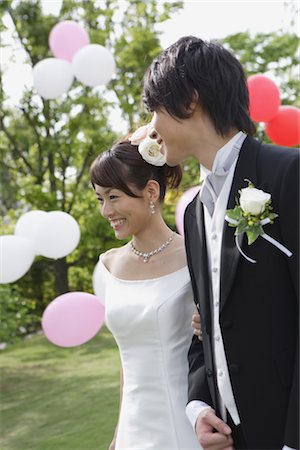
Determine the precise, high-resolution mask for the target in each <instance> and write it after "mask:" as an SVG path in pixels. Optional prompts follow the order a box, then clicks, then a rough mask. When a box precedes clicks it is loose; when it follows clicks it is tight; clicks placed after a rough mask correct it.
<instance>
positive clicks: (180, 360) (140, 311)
mask: <svg viewBox="0 0 300 450" xmlns="http://www.w3.org/2000/svg"><path fill="white" fill-rule="evenodd" d="M98 264H99V266H100V267H99V269H100V270H99V271H98V274H99V276H101V278H103V280H101V282H102V281H103V283H104V286H105V310H106V324H107V326H108V328H109V329H110V330H111V332H112V333H113V335H114V337H115V340H116V342H117V344H118V347H119V350H120V355H121V361H122V367H123V378H124V385H123V399H122V405H121V411H120V417H119V426H118V434H117V440H116V450H150V449H151V450H177V449H180V450H190V449H193V450H194V449H198V450H199V449H200V445H199V443H198V441H197V439H196V436H195V433H194V430H193V428H192V426H191V424H190V423H189V421H188V419H187V417H186V415H185V407H186V402H187V374H188V361H187V353H188V349H189V346H190V343H191V339H192V328H191V318H192V314H193V313H194V312H195V305H194V302H193V296H192V291H191V286H190V277H189V273H188V269H187V267H184V268H182V269H180V270H177V271H176V272H173V273H171V274H169V275H165V276H162V277H159V278H155V279H149V280H136V281H129V280H122V279H119V278H116V277H114V276H113V275H112V274H111V273H110V272H109V271H108V270H107V269H106V267H105V266H104V264H103V263H102V261H101V256H100V261H99V263H98ZM101 284H102V283H101Z"/></svg>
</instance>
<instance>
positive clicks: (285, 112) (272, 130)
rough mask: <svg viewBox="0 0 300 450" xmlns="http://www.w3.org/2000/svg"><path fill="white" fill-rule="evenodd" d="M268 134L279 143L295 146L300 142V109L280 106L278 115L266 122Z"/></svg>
mask: <svg viewBox="0 0 300 450" xmlns="http://www.w3.org/2000/svg"><path fill="white" fill-rule="evenodd" d="M266 134H267V136H268V137H269V138H270V139H271V141H273V142H275V144H278V145H283V146H286V147H294V146H295V145H298V144H300V109H298V108H295V107H294V106H280V108H279V110H278V113H277V115H276V116H275V117H274V118H273V119H272V120H271V121H270V122H269V123H267V124H266Z"/></svg>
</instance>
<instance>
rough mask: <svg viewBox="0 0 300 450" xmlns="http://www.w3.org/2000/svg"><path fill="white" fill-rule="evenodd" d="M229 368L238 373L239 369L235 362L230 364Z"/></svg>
mask: <svg viewBox="0 0 300 450" xmlns="http://www.w3.org/2000/svg"><path fill="white" fill-rule="evenodd" d="M229 370H230V372H231V373H238V372H239V371H240V368H239V366H238V365H237V364H230V366H229Z"/></svg>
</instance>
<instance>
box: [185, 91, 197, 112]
mask: <svg viewBox="0 0 300 450" xmlns="http://www.w3.org/2000/svg"><path fill="white" fill-rule="evenodd" d="M198 100H199V95H198V92H197V91H194V93H193V97H192V101H191V102H190V103H188V104H186V105H185V109H186V112H187V113H188V114H189V115H192V114H193V113H194V112H195V110H196V109H197V107H198V106H199V103H198Z"/></svg>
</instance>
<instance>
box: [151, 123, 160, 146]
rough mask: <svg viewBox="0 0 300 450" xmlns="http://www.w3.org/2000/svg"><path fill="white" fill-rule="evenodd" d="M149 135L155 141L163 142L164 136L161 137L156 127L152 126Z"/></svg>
mask: <svg viewBox="0 0 300 450" xmlns="http://www.w3.org/2000/svg"><path fill="white" fill-rule="evenodd" d="M149 137H150V138H151V139H153V140H154V141H157V143H158V144H159V145H160V144H161V143H162V138H161V137H160V135H159V134H158V132H157V131H156V129H155V128H154V127H152V128H150V131H149Z"/></svg>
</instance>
